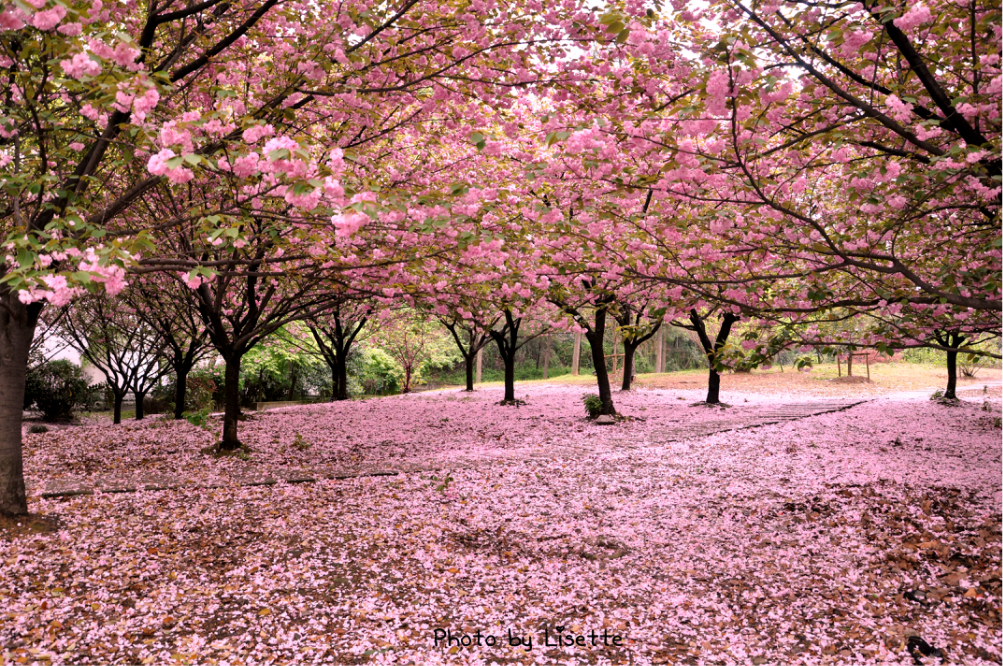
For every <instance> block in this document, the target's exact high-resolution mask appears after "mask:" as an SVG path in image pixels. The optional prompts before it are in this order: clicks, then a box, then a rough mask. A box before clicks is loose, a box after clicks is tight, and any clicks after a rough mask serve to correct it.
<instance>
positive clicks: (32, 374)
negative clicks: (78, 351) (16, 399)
mask: <svg viewBox="0 0 1003 666" xmlns="http://www.w3.org/2000/svg"><path fill="white" fill-rule="evenodd" d="M99 390H100V387H99V385H93V386H88V384H87V380H86V379H85V378H84V373H83V370H82V369H81V368H80V366H79V365H75V364H73V363H71V362H69V361H50V362H48V363H43V364H41V365H39V366H37V367H35V368H32V369H30V370H29V371H28V375H27V377H26V378H25V386H24V408H25V409H31V408H35V409H37V410H38V411H40V412H42V418H44V419H45V420H46V421H56V420H59V419H69V418H72V416H73V408H74V407H76V406H84V405H87V404H88V403H90V402H92V401H93V400H94V399H95V397H96V394H97V392H98V391H99Z"/></svg>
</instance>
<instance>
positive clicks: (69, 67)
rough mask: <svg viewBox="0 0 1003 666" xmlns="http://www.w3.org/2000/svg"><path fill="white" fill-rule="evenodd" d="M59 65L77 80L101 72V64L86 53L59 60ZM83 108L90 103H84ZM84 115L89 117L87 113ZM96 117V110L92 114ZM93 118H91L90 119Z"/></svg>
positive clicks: (88, 106)
mask: <svg viewBox="0 0 1003 666" xmlns="http://www.w3.org/2000/svg"><path fill="white" fill-rule="evenodd" d="M59 66H60V67H62V68H63V71H64V72H66V74H67V76H71V77H73V78H74V79H78V80H79V79H82V78H83V77H85V76H97V75H98V74H100V73H101V65H100V64H98V63H97V62H96V61H95V60H94V59H92V58H91V57H90V56H89V55H88V54H86V53H77V54H75V55H74V56H73V57H72V58H71V59H69V60H60V61H59ZM84 108H91V106H90V104H85V105H84ZM84 115H85V116H87V117H88V118H91V116H88V115H87V114H84ZM96 117H97V112H95V114H94V118H96ZM94 118H91V120H93V119H94Z"/></svg>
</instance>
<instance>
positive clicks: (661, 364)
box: [655, 327, 665, 374]
mask: <svg viewBox="0 0 1003 666" xmlns="http://www.w3.org/2000/svg"><path fill="white" fill-rule="evenodd" d="M663 328H664V327H663ZM663 328H659V329H658V332H657V333H655V372H657V373H659V374H661V373H663V372H665V360H664V357H663V355H662V353H663V351H664V349H663V348H664V347H665V344H664V342H663Z"/></svg>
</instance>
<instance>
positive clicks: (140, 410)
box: [132, 391, 146, 421]
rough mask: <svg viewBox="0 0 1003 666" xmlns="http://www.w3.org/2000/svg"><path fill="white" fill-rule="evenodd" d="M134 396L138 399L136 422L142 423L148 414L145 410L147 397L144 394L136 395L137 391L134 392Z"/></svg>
mask: <svg viewBox="0 0 1003 666" xmlns="http://www.w3.org/2000/svg"><path fill="white" fill-rule="evenodd" d="M132 395H133V397H134V398H135V399H136V420H137V421H141V420H142V419H143V417H144V416H146V412H145V411H144V410H143V398H145V397H146V395H145V394H143V393H136V392H135V391H133V392H132Z"/></svg>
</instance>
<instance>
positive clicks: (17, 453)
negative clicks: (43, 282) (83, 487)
mask: <svg viewBox="0 0 1003 666" xmlns="http://www.w3.org/2000/svg"><path fill="white" fill-rule="evenodd" d="M41 311H42V305H41V304H39V303H33V304H31V305H27V306H26V305H24V304H23V303H21V301H19V300H18V298H17V296H16V295H15V294H13V293H11V292H10V291H9V290H7V289H6V288H0V515H6V516H22V515H25V514H27V513H28V498H27V495H26V493H25V489H24V459H23V457H22V453H21V414H22V412H23V410H24V380H25V376H26V375H27V373H28V351H29V349H30V348H31V340H32V338H34V337H35V325H36V324H37V323H38V315H39V313H40V312H41Z"/></svg>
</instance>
